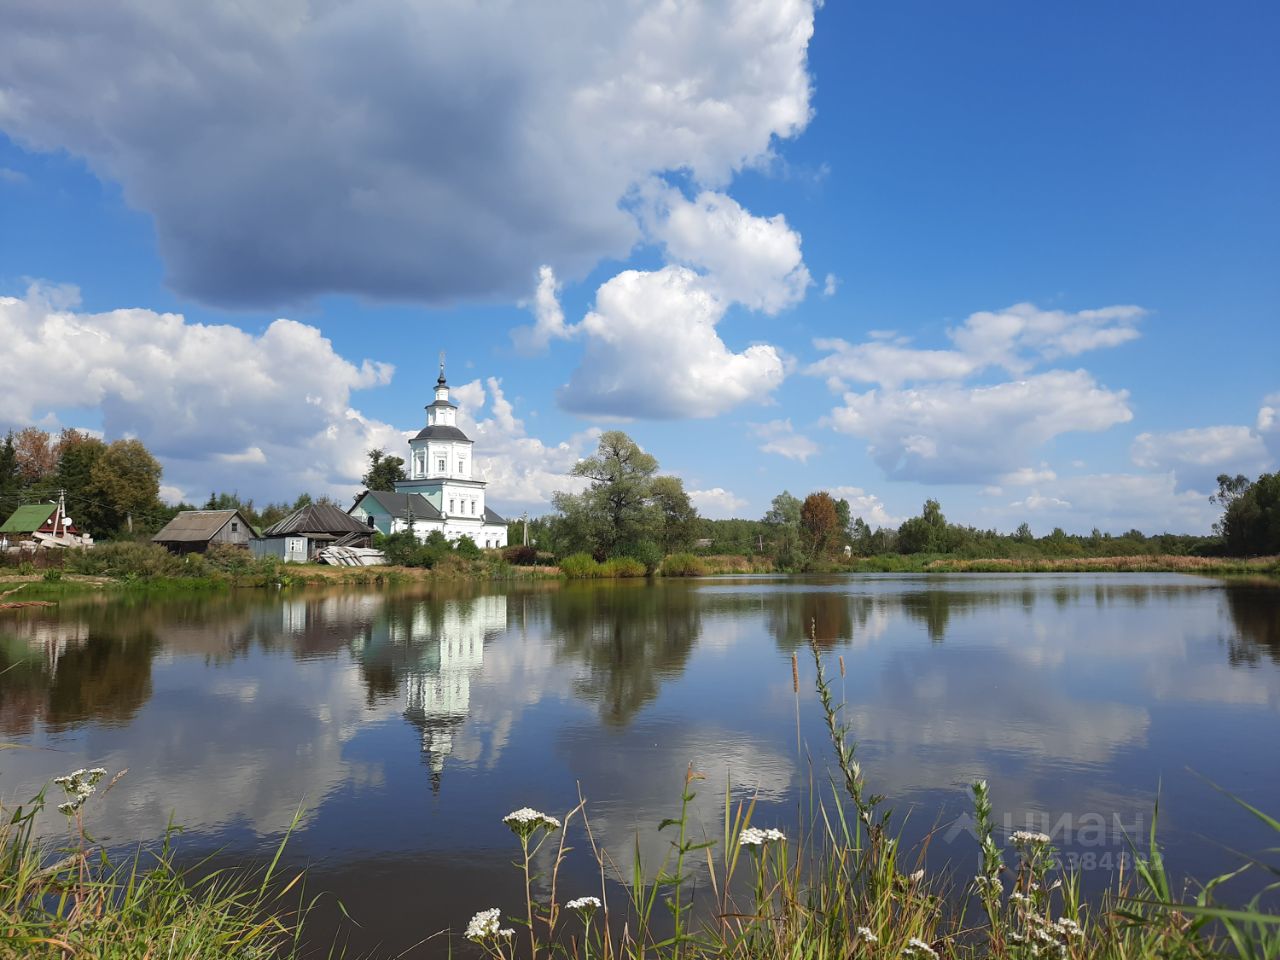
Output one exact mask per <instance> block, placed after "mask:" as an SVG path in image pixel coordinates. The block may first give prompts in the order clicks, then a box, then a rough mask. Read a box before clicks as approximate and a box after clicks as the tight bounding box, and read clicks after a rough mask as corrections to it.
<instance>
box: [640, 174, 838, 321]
mask: <svg viewBox="0 0 1280 960" xmlns="http://www.w3.org/2000/svg"><path fill="white" fill-rule="evenodd" d="M651 192H652V193H654V194H655V195H654V196H653V197H652V198H651V199H650V201H649V202H650V204H651V205H652V211H651V212H650V213H649V215H648V218H649V220H650V224H649V230H650V233H651V235H652V236H653V238H654V239H655V240H657V241H659V242H660V243H662V244H663V245H664V246H665V248H666V254H667V257H668V258H669V259H670V260H672V261H673V262H675V263H680V264H684V265H686V266H693V267H698V268H701V269H702V270H704V271H705V272H706V275H707V283H708V287H709V288H710V289H711V290H714V291H715V292H716V294H717V296H718V297H719V298H720V299H722V300H726V301H731V302H734V303H740V304H742V305H743V306H745V307H747V308H748V309H751V310H759V311H761V312H762V313H765V314H768V315H773V314H776V313H778V312H779V311H781V310H783V309H785V308H787V307H790V306H793V305H794V304H797V303H799V302H800V301H801V300H802V299H804V294H805V290H806V289H808V287H809V285H810V284H811V283H812V282H813V280H812V278H811V277H810V276H809V270H808V268H807V267H805V265H804V259H803V257H802V255H801V253H800V234H798V233H796V232H795V231H794V230H792V229H791V228H790V227H789V226H787V221H786V219H785V218H784V217H783V216H782V215H781V214H777V215H775V216H772V217H759V216H755V215H753V214H751V213H749V212H747V211H746V210H745V209H743V207H742V206H741V205H740V204H739V203H738V202H737V201H736V200H734V199H733V198H732V197H728V196H726V195H724V194H723V193H716V192H713V191H710V190H704V191H703V192H701V193H699V194H698V195H697V197H695V198H694V199H693V200H687V199H685V197H684V195H683V194H682V193H680V191H678V190H674V189H670V188H659V189H655V190H652V191H651Z"/></svg>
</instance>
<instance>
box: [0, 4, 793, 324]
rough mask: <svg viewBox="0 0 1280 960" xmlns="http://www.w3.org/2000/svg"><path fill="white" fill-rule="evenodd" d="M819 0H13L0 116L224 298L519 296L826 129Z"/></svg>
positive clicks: (183, 282) (172, 273) (199, 285)
mask: <svg viewBox="0 0 1280 960" xmlns="http://www.w3.org/2000/svg"><path fill="white" fill-rule="evenodd" d="M813 6H814V4H813V0H716V2H707V3H693V2H676V3H671V2H664V3H659V2H647V0H635V2H628V3H625V4H616V3H615V4H599V3H594V2H591V0H564V2H560V3H556V4H521V3H509V2H508V3H488V4H474V3H465V2H461V0H433V2H427V0H364V2H361V3H355V2H350V0H289V2H282V3H273V4H252V3H250V4H245V3H238V2H231V0H208V2H201V3H196V2H194V0H169V2H153V0H121V2H117V3H112V4H102V3H98V2H95V0H67V2H61V3H56V4H50V3H47V2H45V0H14V2H10V3H7V4H6V5H5V13H4V29H3V30H2V31H0V130H3V131H4V132H5V133H7V134H8V135H10V136H12V137H14V138H16V139H17V140H18V141H19V142H20V143H21V144H23V145H24V146H27V147H28V148H31V149H36V150H56V149H67V150H69V151H71V152H72V153H74V154H77V155H79V156H82V157H84V158H85V159H86V160H87V161H88V163H89V164H90V166H91V167H92V168H93V170H94V171H95V172H96V173H98V174H99V175H100V176H102V177H104V178H108V179H111V180H116V181H118V182H119V183H120V184H121V185H122V187H123V189H124V195H125V197H126V199H127V200H128V201H129V203H130V204H132V205H133V206H135V207H137V208H139V209H142V210H145V211H147V212H148V213H150V214H151V215H152V216H153V218H154V221H155V228H156V233H157V237H158V240H159V244H160V249H161V252H162V255H163V256H164V258H165V262H166V264H167V267H168V270H169V279H170V281H171V283H172V284H173V286H174V287H175V288H176V289H178V290H179V291H180V292H183V293H186V294H190V295H194V296H197V297H200V298H202V299H205V300H207V301H211V302H215V303H221V304H255V305H259V304H277V303H282V302H286V301H293V300H298V299H304V298H307V297H309V296H312V295H316V294H320V293H324V292H331V291H338V292H350V293H356V294H362V295H369V296H373V297H378V298H392V299H394V298H403V299H415V300H426V301H434V302H441V301H448V300H451V299H456V298H463V297H474V296H518V295H520V294H522V293H524V292H525V291H527V290H528V288H529V286H530V284H531V282H532V280H533V278H534V276H535V275H536V272H537V268H538V267H539V265H541V264H544V263H545V264H549V265H551V266H552V267H554V268H555V270H556V271H557V273H558V274H559V275H561V276H570V277H572V276H579V275H581V274H582V273H583V272H584V271H585V270H587V269H588V268H590V267H591V266H592V265H593V264H594V263H595V262H596V261H597V260H599V259H600V258H601V257H603V256H622V255H625V254H626V253H627V251H628V250H629V249H630V247H631V245H632V244H633V243H634V242H635V241H636V240H637V239H638V238H639V236H640V232H639V228H638V226H637V222H636V220H635V218H634V216H633V215H632V214H631V213H629V212H628V211H627V210H626V203H625V200H626V198H627V196H628V194H629V193H630V192H631V191H632V190H633V189H635V188H636V187H637V185H639V184H641V183H643V182H644V181H645V180H646V178H648V177H651V176H652V175H653V174H655V173H662V172H665V171H674V170H682V171H686V172H688V173H689V174H691V175H692V178H693V180H694V181H695V182H696V183H699V184H702V185H706V186H712V187H714V186H723V184H725V183H726V182H727V181H728V180H729V179H730V178H731V177H732V175H733V173H734V171H736V170H738V169H740V168H742V167H744V166H746V165H750V164H753V163H756V162H759V161H761V160H763V159H765V158H767V156H768V155H769V152H770V149H771V142H772V140H773V138H775V137H788V136H792V135H794V134H795V133H797V132H798V131H799V130H800V129H802V128H803V127H804V125H805V124H806V123H807V121H808V118H809V114H810V106H809V99H810V79H809V74H808V71H807V64H806V53H807V47H808V41H809V38H810V36H811V34H812V27H813Z"/></svg>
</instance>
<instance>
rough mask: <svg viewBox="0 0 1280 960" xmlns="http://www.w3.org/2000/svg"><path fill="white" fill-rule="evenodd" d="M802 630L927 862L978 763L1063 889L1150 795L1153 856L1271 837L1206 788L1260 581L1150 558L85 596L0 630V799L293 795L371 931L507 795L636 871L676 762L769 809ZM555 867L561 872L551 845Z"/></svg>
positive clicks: (820, 756)
mask: <svg viewBox="0 0 1280 960" xmlns="http://www.w3.org/2000/svg"><path fill="white" fill-rule="evenodd" d="M810 634H812V635H813V636H814V637H815V638H816V641H817V645H818V647H819V648H820V650H821V651H822V652H823V655H824V657H825V658H826V662H827V664H828V669H829V671H830V673H831V676H832V679H833V686H834V690H835V693H836V696H837V698H838V699H840V698H842V699H845V700H847V702H848V707H847V710H846V712H845V719H846V720H847V722H848V723H849V724H850V725H851V730H852V735H853V737H854V738H856V739H857V741H858V756H859V758H860V760H861V762H862V765H863V768H864V770H865V773H866V776H867V780H868V784H869V786H870V788H871V789H873V790H875V791H876V792H879V793H882V794H885V795H886V796H887V797H888V798H889V801H888V802H889V804H890V805H891V806H892V807H893V808H894V810H895V813H896V818H897V819H896V821H895V822H896V823H897V824H898V825H899V828H900V829H902V831H903V836H904V842H906V843H907V844H908V845H911V844H914V843H916V842H918V841H919V840H921V839H922V838H923V837H924V836H925V834H926V833H929V832H931V831H932V833H933V839H932V841H931V843H930V844H929V849H928V858H927V862H928V863H929V865H930V866H931V867H932V868H939V869H942V868H950V869H954V870H955V871H956V873H957V874H958V875H960V876H964V875H965V874H966V872H971V871H972V865H973V864H974V863H975V862H976V857H977V853H976V848H975V845H974V842H973V838H972V836H971V832H970V830H969V825H970V824H969V820H968V815H967V811H968V802H967V794H966V785H967V784H968V783H970V782H971V781H973V780H975V779H978V778H985V779H987V780H988V781H990V783H991V786H992V796H993V800H994V805H995V810H996V816H997V820H998V822H999V824H1000V826H1001V829H1002V830H1003V831H1008V830H1013V829H1024V828H1028V827H1029V828H1031V829H1038V830H1043V831H1045V832H1050V833H1052V834H1053V836H1054V839H1055V841H1057V842H1058V843H1059V844H1060V845H1061V846H1062V848H1063V851H1064V853H1065V854H1066V856H1067V857H1068V859H1070V860H1071V862H1072V863H1074V864H1076V865H1078V866H1080V867H1081V868H1082V869H1083V870H1084V871H1085V876H1086V882H1087V883H1090V884H1094V885H1097V884H1101V883H1102V882H1104V881H1105V878H1106V877H1107V876H1109V875H1110V874H1111V873H1112V872H1113V871H1114V870H1115V869H1116V868H1117V867H1118V866H1119V864H1120V862H1121V860H1122V858H1123V857H1124V856H1125V855H1126V853H1127V850H1128V847H1127V841H1126V839H1125V835H1126V834H1141V833H1144V832H1145V830H1146V829H1147V828H1148V827H1149V826H1150V823H1151V817H1152V815H1153V810H1154V808H1155V802H1156V798H1157V791H1158V792H1159V800H1160V824H1159V827H1160V835H1161V837H1162V840H1163V843H1164V846H1165V852H1166V856H1167V860H1168V862H1169V863H1170V865H1171V868H1172V869H1173V870H1174V872H1175V873H1176V874H1177V875H1185V874H1190V875H1193V876H1200V877H1207V876H1209V875H1211V874H1213V873H1216V872H1220V871H1222V870H1225V869H1227V868H1229V867H1232V866H1234V865H1236V864H1238V863H1239V859H1238V856H1239V855H1238V854H1237V853H1236V852H1235V851H1246V852H1259V851H1261V850H1262V849H1263V848H1265V847H1268V846H1274V845H1275V843H1276V838H1275V836H1274V834H1272V835H1268V832H1267V831H1266V829H1265V828H1263V827H1262V826H1261V825H1260V824H1259V823H1258V822H1257V821H1256V820H1255V819H1254V818H1252V817H1251V816H1250V815H1249V814H1248V813H1247V812H1245V811H1243V810H1242V809H1241V808H1239V807H1238V806H1236V805H1234V804H1233V803H1232V802H1231V801H1230V800H1228V799H1227V798H1225V797H1224V796H1223V795H1221V794H1220V793H1218V792H1216V791H1215V790H1214V789H1213V788H1212V787H1211V786H1210V785H1209V783H1208V781H1212V782H1213V783H1216V784H1219V785H1221V786H1222V787H1223V788H1224V789H1226V790H1230V791H1232V792H1234V793H1237V794H1238V795H1239V796H1241V797H1242V798H1243V799H1245V800H1248V801H1249V802H1251V803H1254V804H1256V805H1258V806H1260V807H1262V808H1263V809H1266V810H1268V811H1269V812H1271V813H1272V814H1280V764H1277V762H1276V760H1277V744H1280V590H1277V589H1276V588H1273V587H1266V586H1247V585H1230V584H1224V583H1222V582H1219V581H1215V580H1209V579H1201V578H1194V577H1186V576H1177V575H1126V574H1103V575H1087V574H1067V575H1047V574H1046V575H1034V574H1033V575H1010V576H1005V575H959V576H899V575H881V576H875V575H871V576H852V577H849V576H840V577H811V578H787V577H767V576H762V577H743V578H733V579H719V578H714V579H702V580H690V581H661V580H659V581H655V582H651V583H645V582H619V583H590V584H582V585H577V584H561V583H558V582H545V583H533V584H523V585H510V586H495V585H463V586H458V587H452V588H439V589H435V590H434V591H432V592H428V591H427V590H425V589H422V588H419V589H416V590H343V591H322V590H315V589H313V590H306V591H298V592H290V591H280V592H266V591H239V592H233V593H229V594H228V593H214V594H199V595H183V596H145V595H140V594H136V595H135V594H127V595H123V596H115V597H111V598H108V597H106V596H92V597H88V598H85V599H83V600H71V601H67V602H65V603H63V604H61V605H60V606H59V607H58V608H56V609H54V610H49V609H27V610H22V611H16V612H9V613H6V614H4V615H3V619H0V736H2V737H3V739H4V740H5V741H7V742H9V743H13V744H18V745H19V746H21V747H23V748H30V749H17V750H5V751H3V752H0V792H2V793H3V796H4V798H5V799H6V800H7V801H15V800H20V799H24V798H26V797H28V796H30V795H31V794H33V793H35V792H36V791H37V790H38V789H39V788H40V786H41V784H42V783H43V782H45V781H46V780H47V779H49V778H51V777H53V776H56V775H58V774H61V773H64V772H67V771H69V770H71V769H73V768H75V767H80V766H97V765H100V766H104V767H106V768H107V769H108V771H109V772H110V773H111V774H114V773H116V772H118V771H120V770H124V769H126V768H127V770H128V773H127V774H126V775H125V776H124V777H123V778H122V779H121V781H120V782H119V784H118V785H117V786H116V787H115V788H114V789H112V790H111V791H110V793H108V794H107V795H105V796H103V797H100V798H95V800H94V801H93V802H92V803H91V805H90V807H89V808H88V809H89V824H90V829H91V830H92V831H93V833H94V834H95V836H97V837H98V838H100V839H103V840H105V841H107V842H109V843H120V844H124V843H128V842H132V841H136V840H137V839H140V838H154V837H157V836H159V835H160V834H161V833H162V832H163V829H164V827H165V824H166V822H167V820H168V819H169V817H170V815H172V816H173V818H174V820H175V821H176V822H177V823H179V824H181V825H182V827H183V829H184V833H183V836H182V839H181V844H182V849H183V851H184V856H196V855H204V854H207V853H213V852H215V851H216V852H217V856H218V858H219V860H220V861H228V860H229V861H235V862H245V861H261V860H262V859H263V858H264V857H268V856H269V851H270V850H271V849H272V848H273V846H274V845H275V844H276V843H278V842H279V840H280V837H281V836H282V834H283V831H284V830H285V829H286V828H287V827H288V825H289V824H290V822H291V820H292V819H293V817H294V815H295V813H299V811H300V818H301V819H300V823H299V825H298V828H297V829H296V831H295V832H294V834H293V837H292V838H291V840H290V843H289V845H288V853H287V859H288V862H289V864H290V865H295V864H297V865H307V866H308V867H309V868H310V873H309V879H308V885H309V891H310V892H311V893H320V892H322V891H323V892H325V893H327V894H332V895H333V896H334V897H338V898H341V900H342V903H343V904H344V906H345V908H346V910H347V912H349V913H350V914H351V915H352V917H353V918H354V919H355V920H356V921H357V922H358V923H359V926H358V927H353V926H352V925H350V924H345V925H344V929H345V936H346V937H347V938H348V939H349V943H350V945H351V947H352V948H353V950H355V951H357V952H360V951H366V950H370V949H374V948H378V949H379V950H383V951H386V952H388V953H389V954H395V953H398V952H399V951H402V950H405V949H407V948H410V947H412V946H413V945H414V944H417V943H419V941H421V940H422V939H423V938H424V937H427V936H428V935H429V934H431V933H433V932H435V931H437V930H439V929H442V928H444V927H447V926H449V925H452V926H453V928H454V929H455V931H456V930H458V929H460V928H461V926H462V925H465V923H466V921H467V919H468V918H469V917H470V916H471V914H472V913H473V912H474V911H476V910H478V909H481V908H484V907H488V906H492V905H502V906H503V907H504V908H507V909H511V910H514V909H516V907H517V904H518V903H519V902H520V899H519V896H520V895H519V893H518V879H517V876H516V874H515V871H514V870H513V869H512V868H511V863H510V861H511V860H512V858H513V856H514V854H515V851H516V848H515V847H514V845H513V842H512V838H511V836H510V834H509V833H508V832H507V830H506V829H505V828H504V827H503V826H502V824H501V822H500V821H501V818H502V816H503V815H504V814H506V813H507V812H509V811H510V810H512V809H514V808H517V807H521V806H526V805H528V806H533V807H536V808H538V809H541V810H545V811H548V812H553V813H558V814H563V813H564V811H566V810H567V809H569V808H571V807H572V806H574V805H575V804H576V803H577V799H578V795H579V790H581V794H582V796H584V797H586V798H587V800H588V807H587V811H588V814H589V816H590V823H591V826H592V831H593V834H594V836H595V838H596V839H597V841H598V842H599V843H600V844H601V845H602V846H603V847H604V848H605V849H606V850H608V851H609V852H610V854H611V855H612V856H613V857H614V858H615V859H616V860H617V861H618V862H619V863H620V864H624V865H629V864H630V862H631V858H632V855H633V852H634V849H635V838H636V835H637V831H639V837H640V843H639V849H640V852H641V855H642V856H643V858H644V859H645V862H646V864H647V866H646V871H647V872H649V873H650V875H651V876H652V874H653V871H655V870H656V866H657V863H658V861H659V860H660V859H661V857H662V855H663V853H664V851H665V850H666V849H667V843H668V840H669V837H668V836H667V835H666V834H658V833H657V831H656V829H655V828H656V826H657V824H658V822H659V821H660V820H661V819H662V818H664V817H667V816H671V815H674V814H675V813H676V812H677V810H678V807H679V799H680V798H679V795H680V790H681V784H682V780H683V776H684V772H685V770H686V769H687V767H688V766H689V765H690V764H692V765H693V767H694V769H695V770H696V771H697V772H698V773H700V774H701V775H702V776H703V777H704V779H703V780H701V781H700V782H699V783H698V796H697V799H696V800H695V801H694V802H693V805H692V822H693V823H694V824H695V829H696V831H697V832H699V833H701V832H705V833H706V834H707V835H709V836H713V837H714V836H717V835H719V834H720V832H721V831H722V830H723V819H724V817H723V811H724V803H725V792H726V790H728V791H729V792H730V794H731V796H732V797H733V798H735V799H744V798H745V799H750V798H755V799H756V801H757V809H756V815H755V816H756V822H757V823H759V824H761V825H765V826H778V827H781V828H783V829H785V830H788V831H794V830H795V829H796V818H797V810H798V808H800V807H802V806H804V805H805V804H807V803H808V802H809V800H810V798H811V793H812V790H813V788H814V785H815V784H816V785H817V786H818V787H819V788H821V787H822V783H823V781H824V778H825V777H826V775H827V763H828V758H829V757H830V751H829V748H828V743H827V740H826V733H825V729H824V727H823V724H822V715H821V712H820V710H819V709H818V705H817V701H816V698H815V696H814V694H813V678H814V666H813V661H812V658H811V655H810V652H809V648H808V646H807V643H806V637H808V636H809V635H810ZM793 654H796V655H797V656H798V667H799V677H800V693H799V695H797V694H796V693H795V692H794V690H793V686H792V655H793ZM842 664H843V673H842ZM828 795H829V794H828ZM58 820H59V818H58V817H57V816H56V815H52V816H50V818H49V820H48V821H47V824H48V828H49V829H50V830H56V829H57V828H58V827H59V823H58ZM572 839H573V842H574V843H575V845H578V846H579V847H583V846H585V837H584V836H583V835H582V834H581V831H580V830H577V829H576V828H575V832H574V834H573V835H572ZM578 854H582V856H580V857H579V856H578ZM564 882H565V883H566V884H570V885H573V884H577V885H578V887H580V889H579V888H575V889H572V890H567V891H565V892H564V895H565V896H573V895H576V894H577V893H590V892H593V890H592V887H591V886H590V884H591V870H590V869H589V867H588V864H587V863H586V862H585V852H584V851H582V850H579V851H575V855H574V857H573V858H571V865H570V867H569V868H568V870H567V871H566V876H565V881H564ZM325 902H326V903H332V902H333V901H332V900H330V899H326V901H325ZM334 916H336V913H335V912H334V911H333V910H331V909H328V908H322V909H321V910H320V911H319V913H318V917H319V918H320V922H319V924H318V926H317V934H316V935H317V936H324V937H327V936H328V935H329V931H330V923H331V921H332V920H333V917H334ZM443 952H444V947H443V942H442V941H440V940H436V941H430V942H428V943H425V944H422V945H421V946H419V947H418V948H417V949H415V950H413V951H411V952H410V953H409V954H408V955H409V956H416V955H422V956H427V955H442V954H443Z"/></svg>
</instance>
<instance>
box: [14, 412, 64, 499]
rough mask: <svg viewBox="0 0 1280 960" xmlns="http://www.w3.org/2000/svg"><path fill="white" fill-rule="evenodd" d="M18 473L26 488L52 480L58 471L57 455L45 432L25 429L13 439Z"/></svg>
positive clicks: (36, 429) (37, 429)
mask: <svg viewBox="0 0 1280 960" xmlns="http://www.w3.org/2000/svg"><path fill="white" fill-rule="evenodd" d="M13 446H14V451H15V453H16V454H17V457H18V472H19V473H20V474H21V475H22V479H23V482H24V483H26V484H27V485H28V486H31V485H33V484H37V483H40V482H42V481H45V480H50V479H52V477H53V475H54V472H55V471H56V470H57V469H58V453H57V450H56V449H55V444H54V443H53V441H52V438H51V437H50V436H49V432H48V431H47V430H41V429H40V428H39V427H27V428H26V429H25V430H20V431H19V432H18V433H17V434H16V435H15V436H14V438H13Z"/></svg>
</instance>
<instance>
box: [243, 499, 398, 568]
mask: <svg viewBox="0 0 1280 960" xmlns="http://www.w3.org/2000/svg"><path fill="white" fill-rule="evenodd" d="M372 539H373V533H372V530H371V528H370V527H369V525H368V523H366V522H364V521H363V520H358V519H356V518H355V517H352V516H348V515H347V514H345V513H343V512H342V510H340V509H339V508H338V507H335V506H334V505H333V504H331V503H309V504H307V505H306V506H305V507H300V508H298V509H297V510H295V511H293V513H291V514H289V516H287V517H285V518H284V519H283V520H281V521H279V522H278V523H274V524H272V525H271V526H269V527H267V529H266V530H264V531H263V532H262V537H261V538H260V539H256V540H253V541H251V542H250V544H249V548H250V549H251V550H252V551H253V555H254V556H255V557H279V558H280V559H282V560H285V561H289V562H293V563H307V562H310V561H311V560H314V559H315V555H316V553H317V552H318V551H320V550H323V549H324V548H325V547H367V546H369V542H370V540H372Z"/></svg>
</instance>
